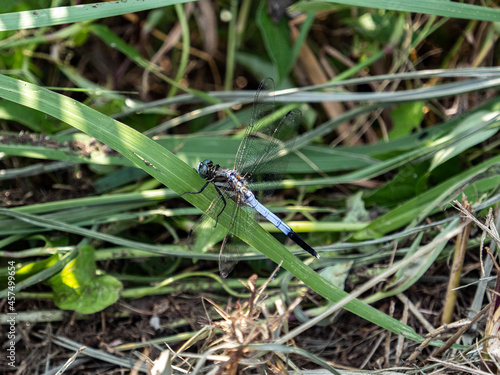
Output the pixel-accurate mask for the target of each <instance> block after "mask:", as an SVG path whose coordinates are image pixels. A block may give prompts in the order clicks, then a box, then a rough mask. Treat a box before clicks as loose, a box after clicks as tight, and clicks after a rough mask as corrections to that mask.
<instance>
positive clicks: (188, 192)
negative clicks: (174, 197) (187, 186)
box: [180, 181, 210, 197]
mask: <svg viewBox="0 0 500 375" xmlns="http://www.w3.org/2000/svg"><path fill="white" fill-rule="evenodd" d="M209 183H210V181H207V182H206V184H205V185H203V186H202V188H201V189H200V190H199V191H185V192H184V193H182V194H181V195H180V197H182V196H183V195H184V194H200V193H202V192H203V190H205V188H206V187H207V186H208V184H209Z"/></svg>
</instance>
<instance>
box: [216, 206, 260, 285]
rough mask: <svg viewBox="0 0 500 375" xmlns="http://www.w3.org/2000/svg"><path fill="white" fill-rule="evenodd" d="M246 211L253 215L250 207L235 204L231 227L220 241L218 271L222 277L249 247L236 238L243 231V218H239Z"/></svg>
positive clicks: (227, 273) (229, 271)
mask: <svg viewBox="0 0 500 375" xmlns="http://www.w3.org/2000/svg"><path fill="white" fill-rule="evenodd" d="M248 213H251V214H252V215H253V214H254V213H255V211H254V210H253V209H251V208H250V207H240V206H237V205H235V209H234V210H233V213H232V217H231V223H232V225H231V229H230V231H229V233H228V235H227V236H226V237H225V238H224V241H223V242H222V246H221V248H220V254H219V271H220V274H221V276H222V277H224V278H226V277H227V275H229V273H231V271H232V270H233V268H234V266H235V265H236V263H238V262H239V260H240V259H241V256H242V254H244V253H245V252H246V251H247V249H248V248H249V246H248V245H247V244H246V243H245V242H243V241H241V240H240V239H239V238H237V237H238V235H239V234H240V233H242V232H243V231H244V228H243V223H244V222H245V220H244V219H243V220H241V219H242V218H241V216H242V215H247V214H248Z"/></svg>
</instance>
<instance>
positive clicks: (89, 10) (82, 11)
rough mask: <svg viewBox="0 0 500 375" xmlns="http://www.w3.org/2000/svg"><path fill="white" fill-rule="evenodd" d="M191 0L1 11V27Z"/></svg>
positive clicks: (51, 22)
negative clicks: (3, 12) (13, 11)
mask: <svg viewBox="0 0 500 375" xmlns="http://www.w3.org/2000/svg"><path fill="white" fill-rule="evenodd" d="M188 1H191V0H128V1H112V2H100V3H94V4H88V5H73V6H69V7H56V8H47V9H37V10H26V11H23V12H15V13H5V14H0V31H6V30H24V29H32V28H36V27H45V26H54V25H62V24H65V23H74V22H80V21H87V20H95V19H100V18H107V17H112V16H118V15H121V14H127V13H135V12H140V11H143V10H149V9H155V8H160V7H164V6H168V5H174V4H182V3H187V2H188Z"/></svg>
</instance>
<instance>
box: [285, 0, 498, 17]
mask: <svg viewBox="0 0 500 375" xmlns="http://www.w3.org/2000/svg"><path fill="white" fill-rule="evenodd" d="M328 4H332V5H328ZM337 4H345V5H352V6H358V7H366V8H376V9H387V10H396V11H401V12H412V13H425V14H434V15H436V16H442V17H450V18H464V19H469V20H479V21H491V22H498V21H500V10H499V9H494V8H488V7H483V6H479V5H472V4H464V3H458V2H454V1H437V0H419V1H405V0H369V1H368V0H323V1H312V2H305V1H301V2H299V3H297V4H294V5H293V6H292V7H291V9H294V10H300V11H312V10H315V11H318V10H319V9H320V7H322V8H323V10H326V9H328V7H332V6H334V7H335V8H337V7H338V6H337Z"/></svg>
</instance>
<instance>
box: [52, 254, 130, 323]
mask: <svg viewBox="0 0 500 375" xmlns="http://www.w3.org/2000/svg"><path fill="white" fill-rule="evenodd" d="M96 271H97V270H96V266H95V262H94V248H93V247H92V246H82V247H81V248H80V249H79V251H78V256H77V257H76V258H75V259H73V260H72V261H71V262H69V263H68V264H67V265H66V266H65V267H64V268H63V270H62V271H61V272H60V273H58V274H57V275H54V276H53V277H51V278H50V279H49V281H48V282H49V284H50V286H51V288H52V290H53V291H54V302H55V303H56V305H57V306H58V307H59V308H60V309H63V310H74V311H77V312H79V313H82V314H93V313H95V312H98V311H101V310H103V309H105V308H106V307H108V306H110V305H112V304H113V303H115V302H116V301H117V300H118V298H119V297H120V291H121V290H122V284H121V282H120V281H118V280H117V279H115V278H114V277H112V276H109V275H103V274H100V273H98V272H96Z"/></svg>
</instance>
